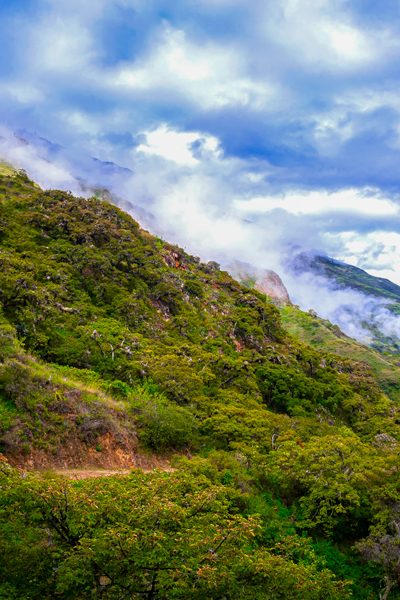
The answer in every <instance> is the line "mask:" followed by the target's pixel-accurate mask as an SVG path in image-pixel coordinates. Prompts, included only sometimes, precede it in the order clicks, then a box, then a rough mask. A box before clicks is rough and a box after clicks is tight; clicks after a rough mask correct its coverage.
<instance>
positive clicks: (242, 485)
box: [0, 170, 400, 600]
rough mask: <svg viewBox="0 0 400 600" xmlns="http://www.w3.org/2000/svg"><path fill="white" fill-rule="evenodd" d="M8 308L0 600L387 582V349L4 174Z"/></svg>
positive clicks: (1, 372)
mask: <svg viewBox="0 0 400 600" xmlns="http://www.w3.org/2000/svg"><path fill="white" fill-rule="evenodd" d="M0 308H1V310H0V340H1V343H0V449H1V452H2V455H1V456H0V531H1V535H0V552H1V557H2V560H1V561H0V597H2V598H5V599H10V600H17V599H18V600H28V599H29V600H35V599H37V600H39V599H40V600H43V599H44V600H46V599H49V600H50V599H52V598H57V597H59V598H70V599H77V600H78V599H83V598H106V599H110V600H111V599H116V600H117V599H122V598H132V599H134V600H136V599H139V598H149V599H150V598H151V599H153V600H156V599H157V600H166V599H170V598H171V599H181V600H184V599H186V598H189V597H190V598H193V599H198V600H200V599H202V598H209V599H210V600H213V599H214V600H217V599H221V598H226V599H228V600H246V599H248V598H254V599H255V600H265V599H266V598H268V600H278V599H281V598H288V599H297V600H300V599H305V600H323V599H324V600H325V599H327V600H339V599H343V598H344V599H347V598H359V599H364V600H367V599H368V598H375V597H378V596H379V594H380V591H381V589H382V587H383V588H384V590H386V591H387V594H386V595H388V594H389V592H390V593H391V594H392V598H393V599H394V598H396V596H395V594H396V593H397V590H398V579H397V560H394V561H392V560H391V559H389V557H391V556H392V555H393V554H394V555H395V556H397V554H396V552H397V551H398V532H397V530H396V527H394V526H393V523H396V522H397V521H396V519H397V518H398V506H399V491H398V490H399V466H398V449H399V442H400V410H399V405H398V400H397V398H398V396H397V390H396V389H394V387H393V389H392V388H391V387H390V385H389V380H390V378H391V377H392V378H393V381H395V378H396V377H397V373H398V368H397V366H396V365H394V364H392V363H391V362H390V361H387V363H385V368H386V369H387V373H386V375H385V377H383V372H382V371H379V369H378V370H377V369H376V368H375V367H374V365H373V364H372V362H373V360H378V359H377V358H376V356H378V355H376V354H374V353H373V352H372V351H369V350H368V349H366V351H365V352H364V354H362V349H361V347H358V346H357V348H358V351H359V354H358V355H356V353H355V351H353V350H354V348H355V347H356V345H354V346H351V347H352V348H353V350H350V349H349V351H348V352H347V350H346V352H347V354H346V353H345V352H341V351H340V349H339V344H337V346H335V347H334V346H333V341H332V340H336V339H339V337H340V333H339V331H335V330H333V331H331V329H330V328H332V327H333V326H330V325H329V324H326V323H321V322H319V321H318V320H316V327H317V329H318V330H320V331H324V332H325V330H327V331H331V332H332V333H333V334H334V335H333V337H331V338H330V340H331V342H332V346H331V347H329V344H330V343H331V342H329V343H328V341H327V340H328V337H329V336H328V334H326V338H325V340H322V343H321V344H319V343H318V340H317V338H316V337H315V336H313V337H312V339H311V338H310V340H309V341H310V342H311V345H308V344H306V343H304V342H303V341H301V340H300V339H298V337H296V336H297V333H296V327H297V325H296V323H298V322H299V320H301V319H303V318H304V319H306V317H304V315H303V314H302V313H300V311H298V309H296V307H293V306H286V307H281V308H280V309H278V308H277V307H276V306H275V304H274V303H273V302H272V301H271V299H269V298H268V297H267V296H265V295H264V294H262V293H261V292H259V291H257V290H255V289H250V288H249V287H245V286H243V285H241V284H240V283H239V282H238V281H236V280H235V279H233V278H232V277H231V276H230V275H229V274H228V273H227V272H224V271H221V270H220V268H219V266H218V264H216V263H214V262H210V263H206V264H204V263H202V262H200V261H199V259H197V258H195V257H193V256H190V255H189V254H187V253H186V252H184V251H183V250H182V249H180V248H179V247H177V246H174V245H172V244H170V243H168V242H166V241H164V240H162V239H160V238H157V237H154V236H152V235H150V234H149V233H148V232H146V231H144V230H143V229H141V227H140V226H139V224H138V223H136V222H135V221H134V220H133V219H132V218H131V217H130V216H129V215H127V214H125V213H124V212H123V211H121V210H120V209H118V208H117V207H115V206H113V205H112V204H110V203H108V202H106V201H101V200H99V199H98V198H90V199H85V198H77V197H74V196H73V195H72V194H69V193H66V192H62V191H57V190H48V191H43V190H41V189H40V188H39V187H38V186H37V185H36V184H34V183H33V182H32V181H30V180H29V178H28V177H27V176H26V175H25V174H24V173H22V172H20V173H15V172H12V171H11V172H10V171H7V170H5V171H4V172H0ZM279 310H280V311H281V313H280V312H279ZM285 311H286V312H285ZM281 314H282V315H283V320H282V318H281ZM312 323H314V321H313V320H312ZM311 325H312V327H314V325H313V324H311ZM307 327H308V321H307ZM307 327H306V326H303V325H302V330H305V329H306V328H307ZM324 328H325V329H324ZM297 330H298V331H300V329H299V328H297ZM301 335H302V334H301ZM343 340H344V343H348V344H352V342H351V341H347V340H346V339H345V338H344V337H343ZM346 348H347V346H346ZM331 350H333V352H334V353H332V351H331ZM340 354H341V355H340ZM345 354H346V355H345ZM355 358H356V359H357V360H354V359H355ZM153 466H155V467H159V468H156V469H155V470H153V469H152V467H153ZM71 468H79V471H80V474H79V476H80V477H81V479H80V480H79V481H75V480H73V479H71V478H70V471H69V469H71ZM100 468H104V469H105V471H104V474H105V475H106V474H108V475H109V476H108V477H95V478H90V477H89V475H90V473H91V470H93V469H96V470H98V469H100ZM121 468H124V469H128V470H129V471H130V472H129V474H125V475H122V474H116V473H114V474H112V473H113V469H114V470H116V469H117V470H118V469H119V471H118V472H119V473H120V469H121ZM54 469H55V470H56V471H54ZM110 471H111V475H110ZM96 472H97V471H96ZM97 474H98V473H97ZM386 591H385V593H386Z"/></svg>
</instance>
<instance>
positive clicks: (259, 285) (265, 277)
mask: <svg viewBox="0 0 400 600" xmlns="http://www.w3.org/2000/svg"><path fill="white" fill-rule="evenodd" d="M254 287H255V289H256V290H258V291H259V292H262V293H263V294H266V295H267V296H269V297H270V298H273V299H274V300H276V301H278V302H280V303H282V304H290V303H291V302H290V298H289V294H288V291H287V289H286V287H285V285H284V283H283V281H282V279H281V278H280V277H279V275H278V273H275V271H270V270H269V269H267V270H265V271H264V272H263V273H262V275H261V277H258V278H257V280H256V282H255V285H254Z"/></svg>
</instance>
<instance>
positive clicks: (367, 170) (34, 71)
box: [0, 0, 400, 316]
mask: <svg viewBox="0 0 400 600" xmlns="http://www.w3.org/2000/svg"><path fill="white" fill-rule="evenodd" d="M0 36H1V40H2V45H1V55H0V157H4V158H6V159H8V160H10V161H12V162H13V163H14V164H17V166H21V167H23V168H25V169H26V170H27V171H28V172H29V173H30V174H31V175H32V176H33V177H34V178H35V179H36V180H37V181H38V182H39V183H41V184H42V185H43V186H45V187H62V188H65V189H71V190H72V191H80V189H81V188H80V186H81V182H82V180H84V181H87V182H89V183H91V184H96V183H97V184H99V185H104V186H107V187H109V188H110V189H111V190H112V191H113V193H114V194H115V197H116V198H117V200H116V201H118V203H119V204H120V205H121V206H123V207H124V208H126V209H127V210H129V211H130V212H131V213H132V214H133V215H134V216H136V217H137V218H138V219H139V220H140V222H141V223H143V224H144V225H145V226H146V227H148V228H149V229H151V230H152V231H154V232H155V233H157V234H159V235H162V236H163V237H166V238H167V239H169V240H170V241H172V242H177V243H179V244H180V245H182V246H184V247H185V248H186V249H187V250H188V251H190V252H192V253H194V254H196V255H199V256H201V257H202V258H203V259H206V260H209V259H218V260H219V262H221V263H222V264H224V265H228V264H229V263H230V261H232V260H235V259H240V260H243V261H246V262H249V263H250V264H252V265H254V266H255V267H257V268H274V269H276V270H278V271H279V272H280V273H281V274H282V275H283V276H284V280H285V276H286V275H285V269H284V264H285V261H286V260H287V258H288V257H290V256H291V254H293V253H295V252H297V251H299V249H300V250H306V251H317V252H320V253H325V254H327V255H329V256H333V257H335V258H337V259H340V260H344V261H346V262H349V263H351V264H355V265H357V266H359V267H361V268H363V269H366V270H367V271H368V272H370V273H371V274H374V275H378V276H381V277H387V278H389V279H391V280H392V281H395V282H397V283H400V168H399V166H400V85H399V84H400V3H398V2H393V1H389V0H382V2H379V3H377V2H372V1H371V0H363V1H361V0H351V1H345V0H274V1H273V2H265V1H264V0H253V1H252V2H248V0H174V1H173V2H171V0H96V1H95V2H82V0H79V1H78V0H68V2H67V1H65V0H64V1H63V0H0ZM21 140H23V141H21ZM46 140H47V141H46ZM26 141H28V142H29V145H27V144H26ZM49 142H50V143H49ZM93 158H96V159H99V160H100V161H111V162H113V163H115V164H117V165H120V167H122V168H121V169H116V168H113V167H112V165H108V166H107V165H104V164H103V163H99V162H98V161H94V160H93ZM285 282H286V283H287V284H288V286H289V288H290V289H289V291H290V292H291V293H292V294H294V295H296V289H295V288H296V282H295V281H293V280H292V279H290V277H288V278H287V280H285ZM310 290H311V291H310ZM310 290H309V292H310V293H309V297H310V298H311V297H312V296H313V294H314V291H313V289H311V288H310ZM299 297H300V295H299ZM302 298H303V296H302ZM310 303H311V300H310V299H302V300H301V304H302V305H304V306H306V305H307V304H310ZM328 316H329V314H328Z"/></svg>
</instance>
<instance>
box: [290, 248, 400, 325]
mask: <svg viewBox="0 0 400 600" xmlns="http://www.w3.org/2000/svg"><path fill="white" fill-rule="evenodd" d="M292 265H293V267H294V269H295V270H300V271H304V270H311V271H313V272H314V273H315V274H318V275H322V276H323V277H327V278H328V279H330V280H331V281H333V282H334V283H335V284H337V286H338V287H340V288H342V289H344V288H350V289H353V290H357V291H359V292H361V293H362V294H366V295H367V296H375V297H377V298H384V299H387V300H388V301H389V302H390V303H391V304H392V303H395V304H397V305H398V306H397V307H395V306H392V307H391V308H392V310H395V309H397V310H396V312H398V313H399V314H400V286H399V285H397V284H396V283H393V282H392V281H390V280H389V279H384V278H383V277H375V276H373V275H370V274H369V273H367V272H366V271H363V269H360V268H359V267H354V266H353V265H349V264H347V263H344V262H341V261H339V260H335V259H334V258H330V257H328V256H312V255H309V254H307V253H301V254H298V255H297V256H296V258H295V259H294V261H293V263H292Z"/></svg>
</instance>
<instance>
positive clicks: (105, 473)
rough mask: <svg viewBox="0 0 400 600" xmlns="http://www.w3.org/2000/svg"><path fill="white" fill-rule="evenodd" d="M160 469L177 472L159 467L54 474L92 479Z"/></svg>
mask: <svg viewBox="0 0 400 600" xmlns="http://www.w3.org/2000/svg"><path fill="white" fill-rule="evenodd" d="M155 469H159V470H161V471H167V472H168V473H171V472H173V471H175V469H174V468H172V467H171V466H170V465H165V464H164V465H162V466H160V465H158V466H153V467H132V468H131V469H92V468H90V467H89V468H87V469H52V471H53V473H57V474H58V475H62V476H63V477H68V479H90V478H91V477H112V476H113V475H129V473H132V471H142V472H143V473H149V472H150V471H154V470H155Z"/></svg>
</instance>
